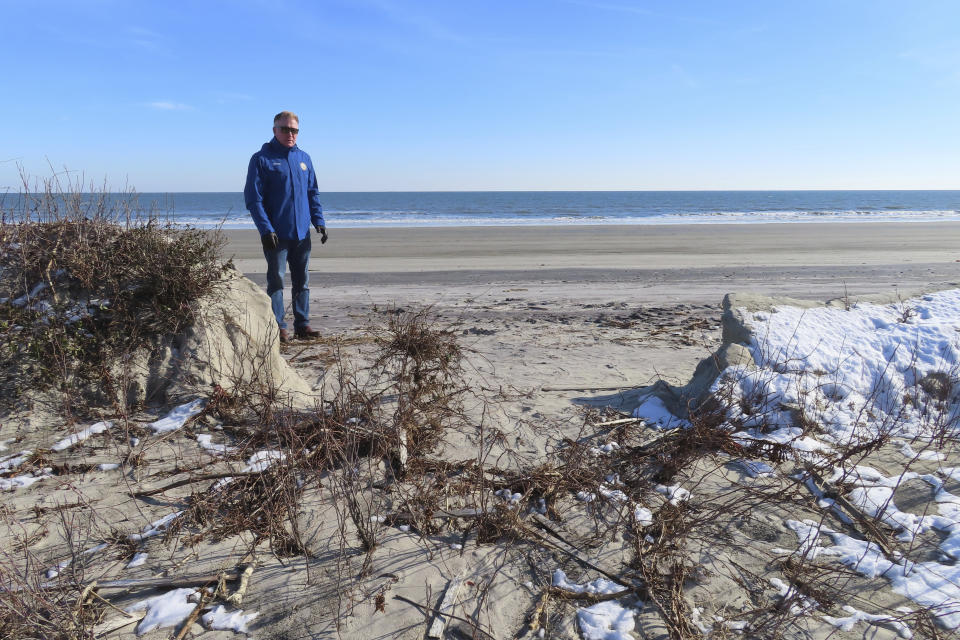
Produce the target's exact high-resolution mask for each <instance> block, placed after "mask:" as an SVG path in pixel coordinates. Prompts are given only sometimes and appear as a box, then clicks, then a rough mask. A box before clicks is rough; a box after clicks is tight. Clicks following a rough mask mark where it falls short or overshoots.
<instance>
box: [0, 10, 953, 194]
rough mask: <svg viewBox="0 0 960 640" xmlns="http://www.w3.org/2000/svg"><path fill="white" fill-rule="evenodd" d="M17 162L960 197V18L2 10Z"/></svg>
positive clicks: (388, 185) (6, 137) (161, 186)
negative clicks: (279, 131)
mask: <svg viewBox="0 0 960 640" xmlns="http://www.w3.org/2000/svg"><path fill="white" fill-rule="evenodd" d="M0 11H2V13H0V15H2V16H3V24H2V25H0V55H2V59H3V60H4V62H5V64H4V72H3V82H4V86H5V90H4V94H5V97H4V99H3V100H2V101H0V121H2V122H3V125H2V128H0V189H7V188H9V189H12V190H17V189H18V188H19V177H18V172H19V169H18V167H22V169H23V170H24V171H26V172H27V173H28V174H30V175H31V176H34V177H41V178H42V177H47V176H49V175H50V174H51V168H50V167H51V165H52V167H53V168H54V169H55V170H58V171H59V170H62V169H64V168H66V169H69V170H72V171H75V172H77V174H74V175H82V176H84V180H85V181H86V182H90V181H93V182H96V183H98V184H103V183H104V182H105V181H106V182H107V183H108V184H109V185H110V186H111V187H113V188H119V187H124V186H131V187H134V188H136V189H137V190H139V191H141V192H150V191H162V192H172V191H239V190H241V189H242V186H243V179H244V174H245V171H246V165H247V161H248V160H249V157H250V155H251V154H252V153H253V152H254V151H256V150H257V149H258V148H259V147H260V145H261V144H262V143H263V142H266V141H267V140H268V139H269V138H270V136H271V132H270V127H271V124H272V116H273V114H275V113H276V112H277V111H280V110H281V109H291V110H293V111H295V112H297V113H299V114H300V118H301V120H300V125H301V130H302V132H301V135H300V139H299V144H300V146H301V147H302V148H303V149H304V150H306V151H307V152H309V153H310V154H311V156H312V158H313V161H314V165H315V167H316V169H317V172H318V176H319V179H320V186H321V189H322V190H324V191H356V190H359V191H363V190H486V189H534V190H538V189H818V188H822V189H845V188H863V189H898V188H903V189H925V188H931V189H937V188H942V189H956V188H960V36H958V31H957V25H958V24H960V3H957V2H955V1H954V0H950V1H943V2H935V1H931V2H924V1H922V0H918V1H917V2H904V1H903V0H896V1H887V0H869V1H857V0H823V1H821V0H812V1H809V2H802V3H801V2H771V1H770V0H763V1H757V2H746V1H744V2H732V1H731V2H717V1H716V0H713V1H705V2H698V1H692V2H667V1H657V2H654V1H645V0H644V1H641V0H635V1H631V0H549V1H548V0H482V1H475V2H474V1H466V0H464V1H459V0H442V1H421V2H414V1H412V0H410V1H407V0H352V1H349V2H347V1H343V2H340V1H338V0H324V1H322V2H294V1H290V2H285V1H282V0H281V1H273V0H271V1H262V2H260V1H248V0H231V1H230V2H203V1H197V2H186V1H178V0H166V1H165V2H153V1H140V2H136V1H131V0H126V1H122V2H120V1H118V2H113V1H109V0H102V1H100V0H90V1H86V2H81V1H78V0H73V1H69V2H44V1H43V0H38V1H36V2H26V1H23V0H20V1H17V2H11V1H7V0H0Z"/></svg>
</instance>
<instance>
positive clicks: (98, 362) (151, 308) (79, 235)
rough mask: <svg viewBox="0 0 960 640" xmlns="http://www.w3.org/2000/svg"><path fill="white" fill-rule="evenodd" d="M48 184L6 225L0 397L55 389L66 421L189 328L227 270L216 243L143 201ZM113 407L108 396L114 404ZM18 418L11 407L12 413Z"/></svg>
mask: <svg viewBox="0 0 960 640" xmlns="http://www.w3.org/2000/svg"><path fill="white" fill-rule="evenodd" d="M83 186H84V185H82V184H73V183H68V184H61V183H60V182H59V181H57V180H56V179H53V180H48V181H47V182H45V183H44V184H43V185H42V187H41V188H35V190H34V192H30V191H29V190H25V192H24V193H23V194H21V195H20V196H19V197H9V198H8V199H7V201H8V202H9V203H10V206H9V207H7V208H4V209H3V210H2V219H0V265H2V274H3V277H2V278H0V392H2V393H0V396H2V397H3V398H5V399H6V400H7V401H10V400H15V399H19V398H21V397H22V396H23V395H24V393H25V392H26V391H29V390H36V389H37V388H38V387H52V388H55V389H56V391H58V392H60V394H61V397H62V398H63V409H64V410H66V411H67V412H68V413H70V412H72V411H74V410H76V409H82V407H83V404H84V402H85V400H84V399H83V398H81V397H79V396H81V395H83V392H84V391H89V390H90V389H92V388H96V387H100V386H106V387H108V388H109V387H110V386H112V385H113V384H114V383H115V381H114V380H113V379H112V377H113V366H114V365H115V364H116V363H118V362H121V361H122V360H123V358H124V357H125V356H126V355H128V354H130V353H132V352H133V351H135V350H136V349H138V348H139V347H141V346H143V345H145V344H147V343H148V342H149V340H151V339H152V338H155V337H157V336H161V335H165V334H174V333H177V332H178V331H180V330H181V329H183V328H184V327H185V326H187V325H189V324H190V323H191V321H192V319H193V316H192V311H193V308H194V305H195V303H196V301H197V300H199V299H200V298H202V297H203V296H206V295H208V294H210V293H211V291H212V289H213V287H214V286H215V285H216V283H217V281H218V279H219V276H220V273H221V270H222V262H221V261H220V259H219V249H220V245H221V242H222V241H221V239H220V238H219V237H218V235H217V234H216V233H207V232H203V231H200V230H196V229H186V228H180V227H176V226H174V225H173V224H172V223H170V222H167V221H164V220H163V219H162V218H161V216H160V215H159V214H158V213H157V212H150V211H146V212H145V211H143V210H142V209H141V208H140V207H139V205H138V202H137V199H136V194H134V193H132V192H131V193H126V194H110V193H108V192H107V191H106V190H100V191H97V190H95V189H90V190H89V191H88V192H86V193H83V192H82V191H83ZM106 395H107V396H110V395H111V394H110V392H109V389H108V390H107V393H106ZM8 408H9V407H8Z"/></svg>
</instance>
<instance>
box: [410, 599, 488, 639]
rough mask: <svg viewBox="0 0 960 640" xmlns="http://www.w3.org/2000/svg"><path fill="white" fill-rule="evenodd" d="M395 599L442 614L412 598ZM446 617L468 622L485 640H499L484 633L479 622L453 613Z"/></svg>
mask: <svg viewBox="0 0 960 640" xmlns="http://www.w3.org/2000/svg"><path fill="white" fill-rule="evenodd" d="M393 599H394V600H399V601H400V602H406V603H407V604H412V605H413V606H415V607H417V608H418V609H423V610H424V611H427V612H429V613H434V614H437V613H440V612H439V611H438V610H436V609H434V608H433V607H430V606H427V605H425V604H421V603H419V602H417V601H416V600H411V599H410V598H405V597H403V596H401V595H395V596H393ZM446 615H447V617H448V618H451V619H453V620H459V621H460V622H466V623H467V624H468V625H470V628H471V630H473V631H476V632H477V633H480V634H482V635H483V636H484V637H485V638H490V640H497V637H496V636H494V635H491V634H490V633H488V632H486V631H484V630H483V629H481V628H480V626H479V623H477V622H475V621H473V620H470V619H469V618H464V617H462V616H458V615H455V614H453V613H448V614H446Z"/></svg>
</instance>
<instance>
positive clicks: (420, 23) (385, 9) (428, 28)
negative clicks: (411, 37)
mask: <svg viewBox="0 0 960 640" xmlns="http://www.w3.org/2000/svg"><path fill="white" fill-rule="evenodd" d="M369 6H371V7H373V8H374V9H376V10H378V11H379V12H380V13H381V14H382V15H384V16H385V17H386V18H387V19H389V20H391V21H392V22H394V23H395V24H398V25H404V26H407V27H410V28H412V29H414V30H416V31H419V32H420V33H422V34H424V35H426V36H428V37H430V38H433V39H435V40H442V41H445V42H455V43H459V44H465V43H466V42H467V41H468V38H466V37H465V36H464V35H463V34H461V33H457V32H456V31H454V30H452V29H450V28H449V27H447V26H446V25H444V24H442V23H440V22H438V21H437V20H435V19H434V18H433V17H430V16H427V15H424V14H417V13H414V12H412V11H411V10H410V8H409V7H403V8H401V7H399V6H397V5H396V3H394V2H392V0H369Z"/></svg>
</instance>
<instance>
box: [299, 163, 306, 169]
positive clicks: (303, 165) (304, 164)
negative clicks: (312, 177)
mask: <svg viewBox="0 0 960 640" xmlns="http://www.w3.org/2000/svg"><path fill="white" fill-rule="evenodd" d="M300 168H301V169H303V170H304V171H306V170H307V163H306V162H301V163H300Z"/></svg>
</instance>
